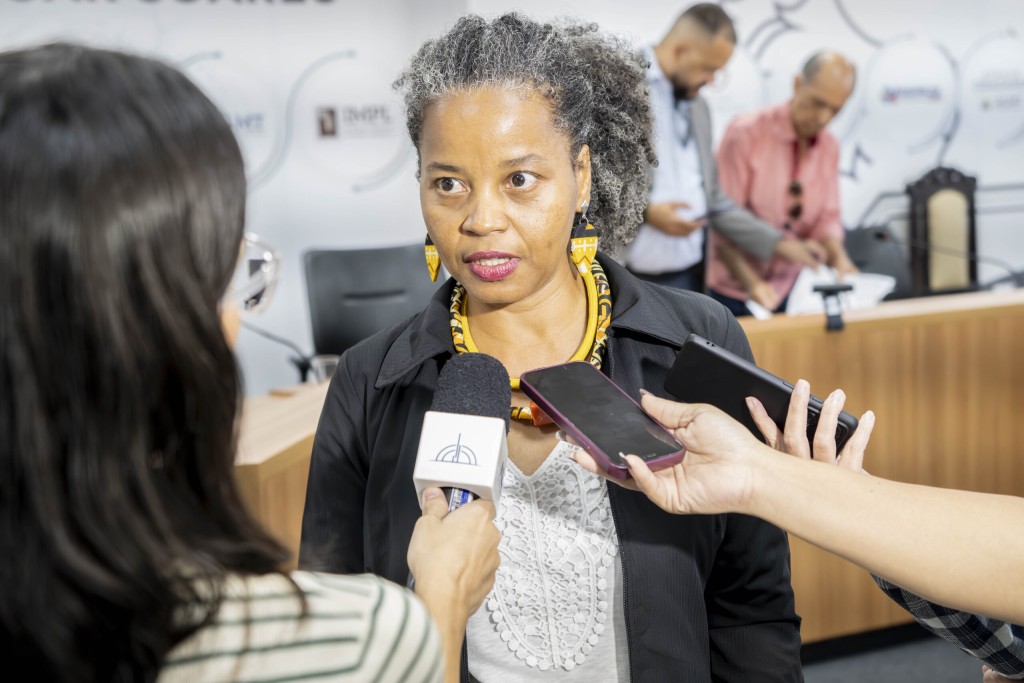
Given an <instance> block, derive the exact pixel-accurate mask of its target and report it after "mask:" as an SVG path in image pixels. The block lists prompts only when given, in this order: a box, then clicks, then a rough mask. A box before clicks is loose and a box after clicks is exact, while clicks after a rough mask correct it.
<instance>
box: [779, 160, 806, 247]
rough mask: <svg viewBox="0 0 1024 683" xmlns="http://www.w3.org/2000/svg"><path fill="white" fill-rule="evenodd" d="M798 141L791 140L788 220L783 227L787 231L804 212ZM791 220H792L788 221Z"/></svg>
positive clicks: (791, 229) (794, 227)
mask: <svg viewBox="0 0 1024 683" xmlns="http://www.w3.org/2000/svg"><path fill="white" fill-rule="evenodd" d="M799 175H800V141H799V140H794V141H793V166H792V173H791V174H790V181H789V187H788V188H787V191H788V193H789V200H790V201H789V211H788V212H787V213H788V214H789V219H790V220H789V221H786V223H785V225H784V226H783V227H785V229H786V230H788V231H793V230H795V229H796V225H794V223H795V222H796V221H798V220H800V216H802V215H803V213H804V186H803V184H802V183H801V182H800V178H799ZM790 221H792V222H790Z"/></svg>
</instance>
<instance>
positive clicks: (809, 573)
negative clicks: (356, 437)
mask: <svg viewBox="0 0 1024 683" xmlns="http://www.w3.org/2000/svg"><path fill="white" fill-rule="evenodd" d="M845 318H846V322H847V327H846V329H845V330H844V331H843V332H839V333H827V332H825V330H824V327H825V325H824V318H823V317H822V316H802V317H782V316H780V317H777V318H773V319H771V320H765V321H757V320H753V319H748V320H745V321H744V322H743V327H744V329H745V330H746V332H747V335H748V337H749V338H750V345H751V346H752V347H753V350H754V355H755V357H756V358H757V360H758V363H759V364H760V365H762V366H763V367H765V368H766V369H768V370H769V371H771V372H774V373H776V374H778V375H781V376H782V377H785V378H787V379H790V380H795V379H798V378H803V379H806V380H808V381H810V382H811V387H812V389H813V390H814V391H816V392H817V393H818V394H819V395H821V396H824V395H827V394H828V393H829V392H830V391H831V390H832V389H833V388H836V387H842V388H843V389H844V390H845V391H846V394H847V396H849V397H850V398H849V405H848V409H849V410H850V411H851V412H853V413H854V414H856V415H860V414H861V413H863V412H864V411H865V410H867V409H868V408H871V409H872V410H874V411H875V413H876V414H877V416H878V421H877V426H876V427H875V435H874V437H873V438H872V441H871V446H870V448H869V452H868V457H867V463H866V466H867V468H868V470H869V471H871V472H872V473H874V474H877V475H879V476H883V477H887V478H891V479H897V480H901V481H910V482H916V483H922V484H931V485H936V486H947V487H955V488H964V489H974V490H978V491H991V492H998V493H1007V494H1014V495H1018V496H1020V495H1024V421H1022V420H1021V419H1020V418H1019V416H1018V413H1019V412H1021V409H1022V408H1024V359H1022V358H1021V357H1020V356H1021V352H1022V351H1024V345H1021V344H1019V343H1018V342H1017V340H1018V339H1024V291H1016V292H1008V293H990V292H983V293H976V294H960V295H956V296H949V297H935V298H928V299H918V300H913V301H901V302H893V303H887V304H883V305H882V306H879V307H878V308H876V309H873V310H870V311H856V312H850V313H847V314H846V315H845ZM325 391H326V386H325V385H319V386H316V385H310V386H304V387H301V388H299V389H298V390H297V391H296V393H295V394H294V395H292V396H289V397H275V396H266V397H258V398H251V399H248V400H247V401H246V404H245V409H244V411H243V417H242V425H241V438H240V445H239V456H238V467H237V471H238V478H239V481H240V482H241V485H242V491H243V494H244V496H245V499H246V500H247V502H248V503H249V504H250V505H251V506H252V507H253V509H254V510H256V513H257V515H258V517H259V519H260V520H262V521H263V523H264V524H266V525H267V526H268V527H269V528H270V529H271V531H272V532H273V533H275V534H276V535H277V536H278V537H279V538H280V539H281V540H282V541H283V542H284V543H286V544H287V546H288V547H289V548H290V549H291V550H292V551H293V552H295V553H297V551H298V547H299V538H300V530H301V524H302V510H303V505H304V501H305V496H306V478H307V476H308V472H309V456H310V450H311V448H312V443H313V433H314V431H315V430H316V425H317V421H318V419H319V415H320V409H321V406H322V404H323V399H324V395H325ZM792 545H793V586H794V589H795V591H796V599H797V610H798V611H799V612H800V614H802V615H803V617H804V626H803V636H804V640H805V642H811V641H815V640H821V639H824V638H831V637H835V636H841V635H848V634H851V633H858V632H861V631H868V630H873V629H877V628H884V627H886V626H893V625H896V624H901V623H905V622H908V621H909V619H908V617H907V616H906V614H905V613H904V612H903V611H902V610H901V609H899V608H898V607H896V606H895V604H893V603H891V602H890V601H889V600H888V599H887V598H886V597H885V596H884V595H882V593H881V591H879V590H878V589H877V588H875V586H874V583H873V582H872V581H871V580H870V578H869V577H868V575H867V574H866V573H865V572H864V571H862V570H860V569H858V568H857V567H854V566H853V565H851V564H849V563H847V562H845V561H843V560H840V559H838V558H836V557H833V556H831V555H828V554H827V553H824V552H822V551H819V550H816V549H815V548H813V547H811V546H809V545H807V544H806V543H804V542H802V541H800V540H799V539H797V538H792ZM964 561H966V562H969V561H970V558H964Z"/></svg>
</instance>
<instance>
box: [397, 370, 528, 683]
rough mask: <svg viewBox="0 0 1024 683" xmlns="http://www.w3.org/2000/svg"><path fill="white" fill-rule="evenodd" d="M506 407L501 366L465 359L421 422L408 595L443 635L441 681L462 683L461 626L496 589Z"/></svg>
mask: <svg viewBox="0 0 1024 683" xmlns="http://www.w3.org/2000/svg"><path fill="white" fill-rule="evenodd" d="M511 403H512V393H511V389H510V388H509V380H508V372H506V370H505V368H504V366H502V364H501V363H500V362H499V361H498V360H496V359H494V358H492V357H490V356H487V355H484V354H481V353H467V354H462V355H459V356H455V357H454V358H452V359H451V360H449V361H448V362H447V363H446V364H445V366H444V368H443V369H442V370H441V374H440V375H439V376H438V379H437V389H436V390H435V392H434V400H433V402H432V403H431V406H430V410H429V411H428V412H427V413H426V415H424V418H423V430H422V432H421V433H420V445H419V450H418V452H417V455H416V466H415V469H414V471H413V483H414V485H415V486H416V493H417V495H418V496H419V497H420V504H421V505H422V507H423V515H422V516H421V517H420V519H419V521H418V522H416V528H415V529H414V530H413V534H412V539H411V540H410V542H409V551H408V555H407V558H408V562H409V570H410V575H409V587H410V588H412V587H414V586H415V590H416V594H417V595H419V597H420V598H421V599H422V600H423V602H424V604H426V606H427V610H428V611H429V612H430V614H431V616H432V617H433V618H434V621H435V622H437V625H438V628H439V629H440V631H441V639H442V642H443V647H444V654H445V680H446V681H458V680H459V673H460V666H459V665H460V662H461V654H462V641H463V638H464V636H465V632H466V623H467V621H468V620H469V616H470V615H471V614H473V612H475V611H476V610H477V608H479V607H480V604H481V603H482V602H483V601H484V598H486V597H487V594H488V593H489V592H490V590H491V587H492V586H493V585H494V576H495V572H497V570H498V564H499V562H500V558H499V555H498V542H499V541H500V540H501V535H500V533H499V532H498V528H497V527H496V526H494V523H493V520H494V516H495V504H496V503H497V501H498V498H499V497H500V495H501V480H502V476H503V475H504V470H505V462H506V460H507V459H508V445H507V441H506V439H507V434H508V428H509V409H510V406H511Z"/></svg>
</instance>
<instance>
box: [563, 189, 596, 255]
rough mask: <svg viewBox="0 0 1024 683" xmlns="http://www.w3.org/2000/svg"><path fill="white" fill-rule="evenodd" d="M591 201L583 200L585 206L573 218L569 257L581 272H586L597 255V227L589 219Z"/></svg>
mask: <svg viewBox="0 0 1024 683" xmlns="http://www.w3.org/2000/svg"><path fill="white" fill-rule="evenodd" d="M589 208H590V202H589V201H586V202H583V206H581V207H580V210H579V211H577V212H576V217H575V218H574V219H573V224H572V236H571V237H570V239H569V258H570V259H571V260H572V262H573V263H574V264H576V267H577V268H578V269H579V270H580V272H584V270H585V269H587V268H588V267H589V265H590V262H591V261H593V260H594V259H595V258H596V257H597V238H598V234H597V228H595V227H594V226H593V225H591V224H590V221H589V220H588V219H587V209H589Z"/></svg>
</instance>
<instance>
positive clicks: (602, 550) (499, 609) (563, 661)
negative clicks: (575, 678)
mask: <svg viewBox="0 0 1024 683" xmlns="http://www.w3.org/2000/svg"><path fill="white" fill-rule="evenodd" d="M574 450H575V447H574V446H572V445H571V444H567V443H563V442H559V444H558V446H557V447H556V448H555V450H554V451H553V452H552V454H551V455H550V456H549V457H548V458H547V459H546V460H545V461H544V463H543V464H542V465H541V466H540V468H539V469H538V470H537V471H536V472H535V473H534V474H533V475H532V476H530V477H527V476H526V475H524V474H523V473H522V472H520V471H519V469H518V468H517V467H516V466H515V465H513V464H512V463H511V462H509V464H508V467H507V468H506V470H505V477H504V488H503V490H502V495H501V501H500V504H499V505H500V508H499V510H498V516H497V520H496V522H495V523H496V524H497V526H498V529H499V530H500V531H501V535H502V539H501V543H500V545H499V548H498V550H499V552H500V554H501V567H500V568H499V569H498V574H497V577H496V579H495V583H494V588H493V589H492V591H491V594H490V595H489V596H488V598H487V600H486V603H485V604H486V609H487V611H488V614H489V621H490V623H491V624H493V626H494V628H495V630H496V631H497V632H498V634H499V637H500V638H501V640H502V641H503V642H505V643H506V644H507V645H508V648H509V650H511V651H512V652H513V653H514V654H515V656H516V657H517V658H518V659H521V660H523V661H524V662H525V663H526V664H527V666H530V667H535V668H538V669H540V670H542V671H546V670H548V669H550V668H560V669H564V670H567V671H568V670H572V669H574V668H575V667H576V666H577V665H579V664H582V663H583V662H584V660H585V659H586V657H587V655H588V654H590V652H591V651H592V650H593V649H594V647H595V646H596V645H597V643H598V640H599V639H600V637H601V634H602V633H603V632H604V631H605V625H606V624H609V626H610V623H609V619H610V618H611V615H612V609H611V608H610V606H609V600H610V599H611V596H610V595H609V591H608V587H609V586H608V579H609V572H613V571H615V555H616V553H618V540H617V538H616V535H615V525H614V524H613V522H612V517H611V505H610V503H609V501H608V488H607V486H605V484H604V482H603V481H602V480H601V479H600V478H599V477H597V476H596V475H594V474H591V473H590V472H587V471H586V470H584V469H583V468H582V467H580V466H579V465H577V464H576V462H575V461H574V460H572V459H571V454H572V452H573V451H574Z"/></svg>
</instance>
